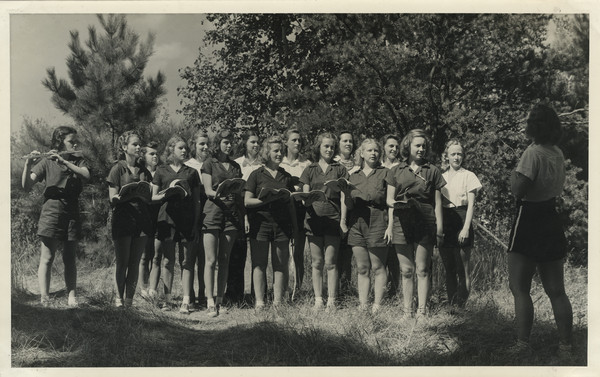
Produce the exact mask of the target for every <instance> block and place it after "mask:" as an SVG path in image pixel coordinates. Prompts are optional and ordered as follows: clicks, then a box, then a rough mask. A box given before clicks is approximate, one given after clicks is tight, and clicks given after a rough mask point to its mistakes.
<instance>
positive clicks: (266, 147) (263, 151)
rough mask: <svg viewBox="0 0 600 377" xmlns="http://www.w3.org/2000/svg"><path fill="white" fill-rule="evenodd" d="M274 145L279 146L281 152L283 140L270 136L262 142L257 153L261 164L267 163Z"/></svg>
mask: <svg viewBox="0 0 600 377" xmlns="http://www.w3.org/2000/svg"><path fill="white" fill-rule="evenodd" d="M275 144H279V145H281V148H282V150H283V145H284V144H283V139H282V138H281V136H279V135H273V136H270V137H268V138H266V139H265V140H264V141H263V143H262V147H261V148H260V152H259V156H260V158H261V159H262V162H263V163H266V162H267V161H269V153H270V152H271V148H272V146H273V145H275ZM282 152H283V151H282Z"/></svg>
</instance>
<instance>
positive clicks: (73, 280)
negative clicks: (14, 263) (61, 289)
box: [38, 237, 78, 304]
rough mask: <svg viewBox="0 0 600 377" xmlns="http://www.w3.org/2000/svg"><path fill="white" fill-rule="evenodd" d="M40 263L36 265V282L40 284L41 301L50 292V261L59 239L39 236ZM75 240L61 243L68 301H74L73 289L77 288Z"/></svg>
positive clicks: (54, 253)
mask: <svg viewBox="0 0 600 377" xmlns="http://www.w3.org/2000/svg"><path fill="white" fill-rule="evenodd" d="M40 238H41V247H40V264H39V267H38V283H39V286H40V294H41V296H42V301H45V300H47V299H48V296H49V294H50V276H51V271H52V263H53V262H54V256H55V255H56V249H57V248H58V243H59V241H58V240H57V239H54V238H48V237H40ZM77 246H78V243H77V241H65V242H64V245H63V263H64V265H65V273H64V275H65V285H66V289H67V295H68V297H69V303H70V304H71V303H72V302H74V303H76V301H75V296H76V293H75V289H76V288H77V265H76V256H77Z"/></svg>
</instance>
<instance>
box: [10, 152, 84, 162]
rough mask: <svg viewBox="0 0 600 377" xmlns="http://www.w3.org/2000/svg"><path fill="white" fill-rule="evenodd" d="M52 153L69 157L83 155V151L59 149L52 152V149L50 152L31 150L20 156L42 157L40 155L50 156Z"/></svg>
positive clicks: (24, 157)
mask: <svg viewBox="0 0 600 377" xmlns="http://www.w3.org/2000/svg"><path fill="white" fill-rule="evenodd" d="M52 154H58V155H60V156H61V157H62V158H69V157H71V156H73V157H83V151H72V152H68V151H61V152H54V151H50V152H44V153H41V152H35V153H34V152H31V153H29V154H27V155H25V156H23V157H21V158H22V159H23V160H25V159H29V158H42V157H47V156H50V155H52Z"/></svg>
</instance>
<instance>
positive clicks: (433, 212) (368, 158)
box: [28, 129, 481, 316]
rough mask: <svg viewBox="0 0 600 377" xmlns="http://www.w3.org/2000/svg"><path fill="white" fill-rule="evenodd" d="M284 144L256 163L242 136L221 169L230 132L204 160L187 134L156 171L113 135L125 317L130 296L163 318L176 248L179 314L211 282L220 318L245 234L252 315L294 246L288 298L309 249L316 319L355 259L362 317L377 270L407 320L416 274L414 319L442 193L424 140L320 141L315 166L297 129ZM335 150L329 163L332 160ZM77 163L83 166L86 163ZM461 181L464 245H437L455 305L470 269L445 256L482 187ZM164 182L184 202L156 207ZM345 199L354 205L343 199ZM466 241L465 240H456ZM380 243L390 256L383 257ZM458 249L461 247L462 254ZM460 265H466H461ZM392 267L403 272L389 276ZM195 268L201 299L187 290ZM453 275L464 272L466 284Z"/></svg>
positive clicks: (278, 285)
mask: <svg viewBox="0 0 600 377" xmlns="http://www.w3.org/2000/svg"><path fill="white" fill-rule="evenodd" d="M69 132H71V131H70V130H69ZM73 135H75V132H73ZM284 137H285V139H282V138H269V139H267V140H265V141H264V143H263V145H262V148H261V150H260V153H258V152H259V151H258V149H259V138H258V135H256V134H254V133H252V132H250V133H247V134H246V136H245V137H244V138H243V140H242V145H243V147H244V148H243V149H242V152H243V155H242V156H241V157H240V158H238V159H237V160H235V161H234V160H232V159H231V157H230V156H231V154H232V151H233V144H232V141H233V137H232V135H231V134H230V133H229V132H227V131H223V132H221V133H219V134H217V135H216V137H215V139H214V140H213V143H212V145H213V150H212V151H209V140H208V137H207V135H206V134H204V133H197V134H195V135H194V137H193V138H192V140H191V142H190V146H191V148H188V145H187V143H186V141H185V140H183V139H182V138H181V137H179V136H175V137H173V138H171V139H170V140H169V141H168V142H167V145H166V146H165V151H164V153H163V158H162V159H163V160H164V161H165V164H163V165H159V164H158V160H159V159H158V144H157V143H156V142H151V143H148V144H147V145H144V146H143V145H142V143H141V141H140V139H139V137H138V136H137V135H136V134H135V133H134V132H131V131H128V132H125V133H124V134H123V135H121V136H120V137H119V139H118V151H119V159H118V162H117V163H116V164H115V165H114V166H113V168H112V169H111V171H110V173H109V175H108V177H107V182H108V184H109V199H110V201H111V204H112V207H113V213H112V237H113V240H114V245H115V256H116V268H115V282H116V291H117V298H116V306H118V307H121V306H130V305H131V304H132V302H133V297H134V294H135V289H136V285H138V284H139V285H140V286H141V294H142V296H144V297H148V298H150V299H155V300H157V299H158V298H159V296H162V297H164V300H163V301H164V302H163V303H162V306H163V307H164V308H165V309H168V308H170V302H171V291H172V284H173V274H174V265H175V258H176V245H177V244H179V249H180V250H179V251H180V252H179V261H180V265H181V271H182V276H181V280H182V285H183V287H182V288H183V301H182V304H181V308H180V311H181V312H184V313H187V312H189V310H190V309H191V307H192V306H193V304H194V303H195V300H196V297H195V296H198V297H197V299H198V301H199V302H201V301H202V300H203V298H204V297H203V296H204V294H205V292H214V291H215V287H214V282H215V275H216V297H214V298H213V297H212V295H210V294H209V295H207V297H206V305H207V307H208V309H207V310H208V314H209V315H211V316H216V315H218V314H219V310H220V309H221V306H222V303H223V296H224V294H225V289H226V287H227V285H228V280H229V282H230V283H229V285H234V284H231V281H232V280H233V281H235V280H236V279H231V278H230V279H228V274H229V272H230V271H232V269H231V268H230V266H229V257H230V255H231V253H232V250H233V249H234V245H236V241H237V240H241V242H239V241H238V242H237V245H238V248H239V249H242V248H243V249H244V250H242V251H240V252H239V253H240V254H242V255H243V258H241V263H239V264H241V269H239V268H237V271H236V273H235V277H236V278H237V280H238V281H239V280H240V279H241V282H242V287H241V289H242V290H243V289H244V286H243V273H244V272H243V268H244V267H243V265H244V264H245V254H246V252H245V247H246V240H245V238H244V235H245V234H248V238H249V243H250V246H251V247H250V250H251V260H252V276H253V278H252V280H253V281H252V283H253V285H254V287H255V296H256V297H255V299H256V306H257V307H258V308H261V307H264V305H265V291H266V275H265V271H266V263H267V261H268V251H269V249H270V250H271V252H272V255H271V260H272V263H273V266H272V267H273V270H274V294H275V297H274V304H275V305H277V304H279V303H280V302H281V301H282V300H283V298H284V293H285V292H286V291H287V280H288V274H289V272H288V268H287V266H288V258H289V254H290V246H291V254H292V256H293V260H294V266H295V268H296V271H295V279H296V280H295V286H296V287H298V288H299V287H300V286H301V284H302V280H303V265H304V242H305V239H307V240H308V245H309V249H310V254H311V267H312V283H313V290H314V296H315V309H317V310H318V309H320V308H322V307H325V305H324V302H323V299H322V291H323V272H324V271H326V272H327V273H326V276H327V281H328V284H327V287H328V288H327V303H326V308H328V310H334V309H335V308H336V299H337V294H338V286H339V274H340V272H341V273H342V275H344V276H345V279H346V280H347V281H349V280H350V279H349V276H350V265H351V264H350V258H351V257H352V255H354V258H355V260H356V264H357V272H358V292H359V301H360V307H361V308H366V305H367V297H368V294H369V291H370V287H369V284H370V278H369V271H370V270H371V269H372V270H373V272H374V274H375V302H374V306H373V309H372V310H373V311H377V310H378V308H379V306H380V304H381V300H382V298H383V295H384V291H383V290H384V288H385V286H386V285H387V281H388V278H387V276H386V274H385V273H382V271H385V269H386V268H388V269H389V271H390V276H391V278H392V282H394V281H396V284H392V287H394V286H398V283H397V279H398V276H399V275H401V277H402V287H403V296H404V309H405V312H406V313H408V314H411V313H412V301H413V298H412V291H413V274H414V273H415V272H416V275H417V282H418V284H417V291H418V298H419V300H418V302H419V307H418V309H419V313H424V312H425V310H426V303H427V297H428V294H429V290H430V287H429V279H428V278H427V276H428V273H429V269H430V261H431V253H432V249H433V245H434V244H435V242H436V241H441V240H440V239H438V240H436V238H439V236H440V235H441V234H443V230H442V229H441V226H442V224H444V223H443V221H442V216H441V197H440V189H442V187H443V186H444V183H445V181H444V179H443V178H442V175H441V173H440V171H439V169H437V168H436V167H435V166H433V165H431V164H429V163H428V162H427V159H426V153H427V150H428V147H429V146H428V139H427V135H426V134H425V133H424V132H423V131H421V130H413V131H411V132H410V133H409V134H408V135H406V137H405V138H404V139H403V140H402V141H401V142H400V143H399V142H398V140H399V138H398V137H396V136H394V135H386V136H385V137H384V138H383V140H382V142H383V147H382V146H381V145H380V144H379V142H377V141H376V140H374V139H366V140H364V141H363V143H362V144H361V146H360V148H359V150H358V151H356V153H355V151H354V140H353V137H352V134H351V133H350V132H347V131H343V132H342V133H341V134H340V139H339V147H338V138H337V137H336V136H335V135H333V134H331V133H327V132H326V133H323V134H321V135H319V136H318V137H317V139H316V142H315V145H314V148H313V150H312V154H313V155H312V157H313V160H314V161H315V162H314V163H311V162H310V160H308V159H306V158H303V157H302V155H301V148H302V140H301V137H300V132H299V131H298V130H295V129H290V130H288V131H287V132H286V133H285V135H284ZM69 140H70V139H69ZM69 140H66V141H67V142H68V141H69ZM453 143H454V144H452V143H450V144H449V146H448V148H450V150H449V149H448V148H447V150H446V151H445V154H448V155H449V156H450V155H453V153H454V154H456V153H458V154H459V155H462V147H461V146H460V143H458V142H453ZM66 144H67V143H65V145H66ZM451 144H452V145H451ZM453 149H457V150H458V152H456V151H453ZM382 151H383V153H382ZM190 152H191V155H189V154H190ZM336 152H338V153H339V154H337V155H336ZM354 154H356V156H354ZM140 156H141V157H140ZM47 160H48V161H52V160H51V159H47ZM446 160H447V161H453V163H449V166H450V167H451V169H449V171H448V172H447V173H445V174H450V173H452V174H453V176H454V175H456V174H457V172H459V171H461V167H460V165H461V163H462V158H461V157H460V156H459V158H454V159H452V160H449V159H448V158H446ZM28 161H29V160H28ZM57 161H59V164H60V163H62V157H60V156H58V157H57ZM65 161H66V160H65ZM80 163H81V164H83V160H82V159H80ZM386 165H387V166H386ZM41 167H42V165H41V164H39V165H36V169H34V170H33V171H32V172H33V173H36V172H37V171H38V170H39V169H40V168H41ZM63 169H65V168H64V167H63ZM86 169H87V168H86ZM462 170H464V169H462ZM88 175H89V172H88ZM239 177H242V178H244V179H245V180H246V181H247V184H246V191H245V194H244V197H239V196H237V195H229V196H227V197H215V194H216V192H215V191H216V188H217V186H218V185H219V184H220V183H221V182H222V181H224V180H225V179H229V178H239ZM468 177H469V178H470V179H471V180H472V181H473V182H469V185H468V186H465V185H464V184H462V183H461V184H455V185H454V186H456V187H457V188H458V189H462V190H463V191H464V192H461V193H459V194H455V196H457V197H460V198H459V200H458V201H459V202H460V203H458V204H456V205H455V206H454V205H450V207H458V208H463V207H465V206H466V205H467V204H468V208H469V211H468V213H467V216H464V214H463V216H462V217H460V216H459V220H458V221H454V222H453V223H452V225H453V226H455V227H457V226H458V227H459V228H460V229H459V230H458V231H454V233H460V237H459V236H457V235H456V234H455V236H454V238H456V239H457V241H455V242H454V243H452V241H451V240H450V239H451V238H452V237H453V236H450V234H449V235H448V236H447V237H446V238H447V240H445V241H444V242H445V244H446V245H448V246H450V245H453V249H451V250H449V251H446V252H445V254H447V255H450V257H444V258H443V260H444V262H445V265H446V267H447V269H448V271H449V274H448V276H449V277H448V284H447V287H448V294H449V298H451V299H455V298H456V299H457V300H458V301H460V302H462V303H464V301H465V300H466V294H468V285H469V284H468V281H469V279H468V258H463V262H464V263H462V269H461V268H458V269H457V268H456V266H455V263H454V262H455V260H456V258H454V256H453V253H455V250H454V248H458V250H460V246H468V244H466V243H465V242H466V241H470V240H471V239H472V231H470V230H469V226H470V219H471V218H472V212H473V211H472V210H473V203H474V193H475V192H476V190H477V189H479V188H480V187H481V186H480V185H479V184H478V181H477V178H476V177H475V176H474V175H473V174H472V173H470V175H468ZM31 178H32V179H39V178H37V177H33V176H32V177H31ZM338 178H345V179H349V181H350V182H351V183H352V184H353V185H354V186H355V187H356V190H355V191H354V192H353V193H351V197H350V198H345V195H344V192H341V191H338V192H336V191H334V190H331V189H330V188H329V187H327V186H324V183H325V182H326V181H329V180H335V179H338ZM174 180H184V181H186V182H187V186H188V187H189V189H190V193H191V195H189V196H187V197H185V198H183V199H181V200H163V199H164V198H163V197H162V195H161V194H159V192H161V191H163V190H164V189H166V188H168V187H169V186H170V185H171V183H172V182H173V181H174ZM137 181H147V182H152V189H153V193H152V194H153V195H152V203H151V204H149V205H147V204H146V203H143V202H142V201H141V200H139V201H136V200H133V201H131V200H129V201H121V200H120V199H121V198H120V197H119V195H118V193H119V190H120V188H121V187H123V186H124V185H126V184H128V183H131V182H137ZM461 182H462V181H461ZM265 187H270V188H288V189H289V190H290V191H292V192H293V191H304V192H310V191H312V190H323V191H325V194H326V196H327V200H326V201H317V202H315V203H313V204H312V205H311V206H308V207H305V206H304V205H303V204H302V202H296V201H294V200H290V199H289V198H288V199H287V200H288V201H287V202H285V201H284V200H283V199H281V200H278V201H276V202H271V203H268V204H264V203H262V201H261V200H259V199H258V194H259V193H260V190H261V189H262V188H265ZM354 194H357V195H358V196H357V197H353V195H354ZM398 194H401V195H398ZM446 196H448V200H447V201H448V202H449V203H451V201H452V198H451V196H452V194H451V193H447V195H446ZM398 198H400V199H403V200H405V201H406V200H407V199H412V200H413V203H418V204H419V205H418V206H407V207H406V208H396V209H395V207H397V204H396V203H397V202H398ZM347 199H348V200H347ZM348 203H350V204H349V205H347V204H348ZM246 211H247V212H248V213H247V214H246ZM448 213H450V212H448ZM447 217H448V218H450V217H451V216H447ZM292 220H293V221H292ZM447 223H448V222H447ZM448 229H449V228H448ZM465 229H466V231H467V233H466V234H464V231H463V232H460V231H461V230H465ZM436 235H437V237H436ZM458 238H460V239H458ZM290 241H291V242H290ZM45 244H46V243H44V242H43V245H45ZM389 244H393V245H394V246H393V249H391V248H390V246H389ZM345 249H349V250H351V254H349V255H348V252H347V251H345ZM464 250H465V248H464V247H463V255H464V254H465V253H464ZM394 251H395V252H394ZM65 255H68V253H65ZM466 255H467V257H468V253H467V254H466ZM150 261H151V262H150ZM398 261H399V267H400V268H399V269H398V268H394V265H396V266H397V264H396V263H397V262H398ZM394 262H396V263H394ZM196 264H198V287H199V289H198V293H197V295H196V294H195V292H194V289H193V285H194V284H193V281H194V270H195V266H196ZM217 266H221V268H217ZM398 271H400V272H401V273H398ZM455 271H465V272H466V274H465V273H456V272H455ZM450 273H452V275H458V276H459V277H462V279H459V283H462V285H460V286H461V287H462V288H463V289H462V290H461V292H460V293H461V294H462V295H461V297H460V299H459V298H458V297H457V296H456V295H457V292H456V290H457V289H456V285H457V284H456V283H454V284H452V282H453V281H454V280H455V278H454V280H452V277H451V276H450V275H451V274H450ZM239 275H242V276H241V277H240V276H239ZM161 276H162V284H160V282H161V279H160V278H161ZM44 279H46V278H44ZM343 282H344V279H342V283H343ZM465 282H466V283H465ZM159 284H160V286H159ZM346 284H347V283H346ZM42 292H44V291H43V290H42ZM159 292H161V294H159ZM42 296H43V297H45V296H46V295H45V294H43V295H42Z"/></svg>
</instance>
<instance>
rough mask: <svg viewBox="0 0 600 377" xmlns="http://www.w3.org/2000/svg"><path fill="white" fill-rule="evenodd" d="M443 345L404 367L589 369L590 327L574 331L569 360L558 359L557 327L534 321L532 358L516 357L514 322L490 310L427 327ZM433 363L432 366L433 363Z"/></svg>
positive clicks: (415, 356) (411, 358)
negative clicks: (510, 350) (572, 347)
mask: <svg viewBox="0 0 600 377" xmlns="http://www.w3.org/2000/svg"><path fill="white" fill-rule="evenodd" d="M423 328H426V329H427V331H431V332H433V333H435V334H436V335H437V336H438V337H439V339H440V341H439V343H438V344H436V345H435V347H432V348H431V349H430V350H429V351H425V352H420V353H418V354H412V355H408V357H407V358H405V359H404V363H403V364H404V365H435V366H444V365H448V366H450V365H452V366H486V365H487V366H504V365H507V366H508V365H519V366H561V365H569V366H571V365H575V366H586V365H587V327H581V326H576V327H575V328H574V330H573V339H574V345H575V346H574V351H573V357H572V358H570V359H569V360H567V361H565V360H559V359H558V357H557V356H556V353H557V348H558V335H557V330H556V326H555V325H554V323H549V322H542V321H534V325H533V330H532V334H531V350H532V352H531V354H529V355H520V356H516V357H515V356H514V355H509V354H508V352H507V350H508V348H509V347H511V346H512V345H513V344H514V342H515V325H514V321H513V318H506V317H504V316H503V315H501V314H499V312H498V309H497V308H495V307H493V306H489V307H485V308H478V310H473V311H465V312H463V313H461V315H457V316H455V317H454V320H451V321H448V322H446V323H439V322H438V323H437V324H431V325H429V326H428V325H425V326H424V327H423ZM432 362H433V363H432Z"/></svg>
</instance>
